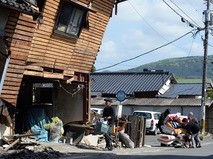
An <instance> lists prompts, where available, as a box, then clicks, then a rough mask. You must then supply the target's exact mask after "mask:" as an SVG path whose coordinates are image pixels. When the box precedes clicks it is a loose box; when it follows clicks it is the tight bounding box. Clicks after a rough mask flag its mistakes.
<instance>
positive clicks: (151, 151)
mask: <svg viewBox="0 0 213 159" xmlns="http://www.w3.org/2000/svg"><path fill="white" fill-rule="evenodd" d="M201 143H202V147H201V148H174V147H172V146H170V147H162V146H160V143H159V142H158V141H157V136H153V135H147V136H146V146H145V147H141V148H134V149H126V148H123V149H119V148H116V149H114V150H113V151H103V150H86V149H73V150H69V153H67V155H66V156H63V157H61V158H60V159H75V158H76V159H87V158H88V159H131V158H133V159H213V139H212V138H208V139H204V140H203V141H202V142H201Z"/></svg>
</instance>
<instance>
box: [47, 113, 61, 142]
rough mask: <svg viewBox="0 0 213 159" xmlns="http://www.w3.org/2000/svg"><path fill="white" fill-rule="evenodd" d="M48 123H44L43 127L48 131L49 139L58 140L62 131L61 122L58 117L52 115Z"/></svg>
mask: <svg viewBox="0 0 213 159" xmlns="http://www.w3.org/2000/svg"><path fill="white" fill-rule="evenodd" d="M51 119H52V122H51V123H50V124H44V128H45V129H47V130H49V131H50V139H49V140H50V141H51V142H58V141H59V139H60V138H61V136H62V135H63V133H64V128H63V122H62V121H61V120H60V119H59V118H58V117H52V118H51Z"/></svg>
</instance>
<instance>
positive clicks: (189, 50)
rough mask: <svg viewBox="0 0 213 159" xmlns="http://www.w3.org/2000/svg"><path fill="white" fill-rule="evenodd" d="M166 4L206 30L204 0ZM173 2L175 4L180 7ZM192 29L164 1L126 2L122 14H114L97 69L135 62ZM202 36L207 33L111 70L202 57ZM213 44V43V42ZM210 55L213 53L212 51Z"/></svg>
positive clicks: (189, 37)
mask: <svg viewBox="0 0 213 159" xmlns="http://www.w3.org/2000/svg"><path fill="white" fill-rule="evenodd" d="M166 2H168V3H169V5H171V6H172V7H173V8H174V9H175V10H176V11H177V12H178V13H179V14H181V15H182V16H183V17H184V18H186V19H187V20H189V21H190V22H193V21H194V22H195V23H197V24H198V25H199V26H201V27H203V22H202V11H203V10H204V9H205V5H204V4H203V1H201V0H187V1H185V0H178V1H177V0H172V1H166ZM171 2H174V3H175V4H176V5H177V6H175V5H174V4H172V3H171ZM178 7H179V8H180V9H181V10H182V11H181V10H180V9H179V8H178ZM191 19H192V20H193V21H192V20H191ZM194 22H193V23H194ZM197 24H196V25H197ZM191 29H192V28H190V27H189V26H188V25H187V24H186V23H183V22H181V18H180V16H179V15H177V13H175V12H174V11H172V10H171V9H170V8H169V7H168V6H167V5H166V4H165V3H164V2H163V1H162V0H147V1H143V0H128V1H125V2H122V3H120V4H119V5H118V15H113V17H112V18H111V20H110V23H109V25H108V27H107V30H106V33H105V36H104V39H103V44H102V45H101V47H100V52H99V54H98V57H97V60H96V67H97V68H102V67H106V66H109V65H113V64H115V63H118V62H120V61H123V60H127V59H131V58H133V57H135V56H138V55H140V54H143V53H145V52H147V51H149V50H152V49H154V48H156V47H159V46H161V45H164V44H166V43H168V42H170V41H172V40H174V39H176V38H178V37H180V36H182V35H183V34H185V33H187V32H188V31H190V30H191ZM202 35H203V32H201V33H200V34H198V35H197V37H196V39H194V40H193V38H192V37H191V36H192V35H187V36H186V37H184V38H182V39H180V40H179V41H177V42H175V43H173V44H170V45H168V46H166V47H164V48H161V49H159V50H157V51H155V52H152V53H150V54H147V55H145V56H141V57H140V58H138V59H135V60H134V61H130V62H127V63H124V64H122V65H118V66H117V67H114V68H111V69H110V70H121V69H123V68H124V66H126V67H127V68H126V69H129V68H131V67H136V66H139V65H142V64H145V63H149V62H154V61H158V60H162V59H166V58H172V57H184V56H197V55H200V56H202V54H203V44H202V40H201V36H202ZM210 39H212V37H210ZM209 41H210V42H211V40H209ZM212 45H213V43H212ZM209 49H210V50H213V48H212V47H209ZM209 54H213V53H211V51H209ZM128 67H129V68H128Z"/></svg>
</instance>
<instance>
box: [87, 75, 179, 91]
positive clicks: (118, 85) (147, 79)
mask: <svg viewBox="0 0 213 159" xmlns="http://www.w3.org/2000/svg"><path fill="white" fill-rule="evenodd" d="M90 77H91V83H92V88H91V90H92V92H102V93H107V94H116V93H117V92H118V91H119V90H122V91H124V92H125V93H127V94H133V93H134V92H158V91H159V90H160V89H161V88H162V87H163V85H164V84H165V83H166V82H167V81H168V80H169V79H171V80H172V82H173V83H176V81H175V79H174V77H173V75H172V74H171V73H168V72H137V73H134V72H107V73H91V74H90Z"/></svg>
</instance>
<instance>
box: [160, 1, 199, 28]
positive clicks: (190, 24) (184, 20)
mask: <svg viewBox="0 0 213 159" xmlns="http://www.w3.org/2000/svg"><path fill="white" fill-rule="evenodd" d="M163 2H164V3H165V4H166V5H167V6H168V7H169V8H170V9H171V10H172V11H173V12H175V13H176V14H177V15H178V16H179V17H180V18H181V20H182V21H183V22H187V23H188V25H189V26H190V27H197V28H199V26H196V25H194V24H192V23H190V22H189V21H188V20H186V19H185V18H184V17H183V16H182V15H180V14H179V13H178V12H177V11H176V10H175V9H173V8H172V7H171V6H170V5H169V4H168V3H167V2H166V1H165V0H163Z"/></svg>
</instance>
